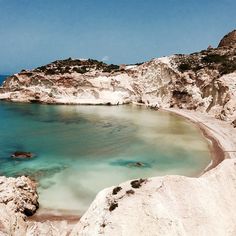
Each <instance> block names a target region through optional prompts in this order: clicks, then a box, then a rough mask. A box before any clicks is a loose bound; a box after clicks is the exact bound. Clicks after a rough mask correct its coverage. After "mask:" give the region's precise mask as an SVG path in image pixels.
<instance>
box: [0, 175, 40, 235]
mask: <svg viewBox="0 0 236 236" xmlns="http://www.w3.org/2000/svg"><path fill="white" fill-rule="evenodd" d="M37 208H38V195H37V191H36V186H35V183H34V182H33V181H31V180H30V179H29V178H27V177H25V176H21V177H18V178H6V177H4V176H1V177H0V235H24V233H25V229H24V228H23V227H22V226H23V225H24V224H25V221H24V220H25V219H26V216H29V215H33V214H34V213H35V211H36V210H37Z"/></svg>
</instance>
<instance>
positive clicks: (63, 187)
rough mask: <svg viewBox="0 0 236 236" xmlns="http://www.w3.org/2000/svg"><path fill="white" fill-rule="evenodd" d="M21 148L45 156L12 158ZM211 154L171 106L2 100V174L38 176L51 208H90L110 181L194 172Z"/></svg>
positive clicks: (43, 202)
mask: <svg viewBox="0 0 236 236" xmlns="http://www.w3.org/2000/svg"><path fill="white" fill-rule="evenodd" d="M17 150H18V151H30V152H33V153H35V154H36V155H37V156H36V157H34V158H32V159H30V160H16V159H12V158H11V157H10V156H11V153H13V152H15V151H17ZM209 161H210V153H209V150H208V143H207V141H206V140H205V139H204V137H203V136H202V134H201V133H200V131H199V129H198V128H196V127H195V126H194V125H193V124H192V123H190V122H188V121H186V120H184V119H182V118H181V117H178V116H175V115H173V114H169V113H166V112H157V111H153V110H149V109H146V108H144V107H137V106H68V105H67V106H65V105H60V106H59V105H56V106H54V105H39V104H13V103H6V102H0V174H1V175H6V176H19V175H23V174H24V175H29V176H31V177H33V178H35V179H36V180H38V181H39V188H38V191H39V195H40V199H39V202H40V205H41V207H43V208H49V209H60V210H76V211H78V212H79V213H82V212H84V210H86V209H87V208H88V206H89V204H90V203H91V201H92V200H93V199H94V197H95V195H96V194H97V192H98V191H99V190H101V189H103V188H105V187H109V186H112V185H116V184H118V183H121V182H123V181H126V180H129V179H134V178H141V177H142V178H144V177H151V176H158V175H166V174H182V175H187V176H193V175H197V174H199V173H200V172H201V171H202V170H203V169H204V168H205V167H206V166H207V164H208V163H209ZM137 162H140V163H142V166H136V163H137Z"/></svg>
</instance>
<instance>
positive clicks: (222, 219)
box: [71, 160, 236, 236]
mask: <svg viewBox="0 0 236 236" xmlns="http://www.w3.org/2000/svg"><path fill="white" fill-rule="evenodd" d="M137 181H138V182H140V180H137ZM235 186H236V161H235V160H225V161H224V162H223V163H222V164H220V165H219V166H218V167H216V168H215V169H213V170H211V171H209V172H207V173H206V174H204V175H203V176H201V177H200V178H188V177H183V176H165V177H160V178H158V177H155V178H149V179H147V180H145V181H143V182H142V183H141V184H140V185H139V187H135V188H134V186H132V181H128V182H126V183H123V184H120V185H119V187H120V191H119V192H118V193H117V194H113V192H114V189H115V187H112V188H107V189H105V190H103V191H101V192H100V193H99V194H98V195H97V197H96V199H95V201H94V202H93V203H92V205H91V206H90V208H89V210H88V211H87V212H86V213H85V214H84V216H83V217H82V219H81V220H80V222H79V223H78V224H77V226H76V227H75V228H74V229H73V231H72V233H71V235H81V236H83V235H84V236H85V235H93V236H96V235H114V236H120V235H142V236H144V235H147V236H148V235H163V236H164V235H166V236H167V235H169V236H174V235H191V236H199V235H209V236H211V235H212V236H213V235H214V236H222V235H227V236H233V235H235V234H236V227H235V221H236V212H235V209H236V202H235V200H234V199H235V197H236V188H235Z"/></svg>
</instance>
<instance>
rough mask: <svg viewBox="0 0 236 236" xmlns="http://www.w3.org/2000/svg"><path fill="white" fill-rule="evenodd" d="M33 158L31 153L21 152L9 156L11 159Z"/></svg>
mask: <svg viewBox="0 0 236 236" xmlns="http://www.w3.org/2000/svg"><path fill="white" fill-rule="evenodd" d="M34 156H35V155H34V154H33V153H31V152H22V151H16V152H14V153H13V154H12V155H11V157H13V158H19V159H27V158H32V157H34Z"/></svg>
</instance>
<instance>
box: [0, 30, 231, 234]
mask: <svg viewBox="0 0 236 236" xmlns="http://www.w3.org/2000/svg"><path fill="white" fill-rule="evenodd" d="M233 34H234V33H233ZM229 36H230V39H229V37H228V36H226V37H225V38H224V39H222V41H221V43H220V45H219V47H218V48H209V49H207V50H203V51H201V52H198V53H193V54H190V55H173V56H170V57H164V58H157V59H153V60H151V61H149V62H145V63H142V64H138V65H132V66H131V65H129V66H120V67H119V66H116V65H107V64H105V63H102V62H98V61H96V60H90V59H89V60H73V59H70V58H69V59H67V60H61V61H55V62H53V63H50V64H48V65H46V66H42V67H39V68H36V69H34V70H23V71H21V72H20V73H17V74H15V75H13V76H11V77H9V78H8V79H7V80H6V81H5V82H4V84H3V86H2V87H1V88H0V99H6V100H10V101H16V102H33V103H35V102H38V103H64V104H113V105H115V104H123V103H144V104H146V105H147V106H155V107H163V108H169V107H174V108H181V109H182V108H185V109H189V110H196V111H199V112H203V113H204V114H205V113H209V114H210V115H214V116H215V117H216V118H219V119H221V120H228V121H230V122H231V121H232V124H233V126H236V119H235V117H236V48H235V47H234V43H232V42H234V41H233V39H232V34H231V35H229ZM198 122H201V123H204V124H205V121H204V120H203V121H198ZM211 122H212V120H210V123H211ZM217 122H218V123H217V125H218V126H216V127H217V130H216V131H215V133H216V136H217V137H218V138H219V137H223V138H222V140H221V144H222V146H225V147H226V148H227V150H228V151H229V152H231V154H230V155H229V156H230V157H232V158H235V157H236V156H235V155H236V154H235V152H234V150H233V148H234V147H235V143H236V137H235V132H234V129H233V127H232V126H231V127H228V130H227V132H226V131H225V130H226V128H225V126H226V123H227V122H223V121H217ZM208 125H209V124H208ZM221 128H222V129H221ZM209 129H210V130H212V129H213V128H212V127H209ZM222 130H223V131H222ZM226 134H227V135H226ZM229 140H230V141H231V144H232V145H228V144H229V143H230V142H229ZM235 166H236V163H235V159H234V160H225V161H224V162H223V163H222V164H220V165H219V166H218V167H216V168H215V169H212V170H211V171H210V172H207V173H206V174H204V175H203V176H202V177H200V178H187V177H181V176H166V177H154V178H150V179H146V180H142V179H139V180H134V181H128V182H126V183H123V184H120V185H119V186H116V187H112V188H108V189H105V190H103V191H102V192H100V193H99V194H98V195H97V197H96V199H95V201H94V202H93V203H92V205H91V206H90V208H89V209H88V211H87V212H86V213H85V215H84V216H83V217H82V219H81V221H80V222H79V223H78V224H77V225H76V227H75V228H74V229H73V230H72V232H71V235H89V236H90V235H114V236H115V235H171V236H172V235H219V236H221V235H230V236H231V235H232V236H233V235H235V234H236V227H235V221H236V214H235V209H236V205H235V197H236V187H235V186H236V182H235V180H236V174H235V173H236V171H235ZM21 178H23V179H16V180H14V179H11V183H13V185H10V186H8V179H4V181H3V182H2V183H4V185H2V186H4V187H3V188H2V191H0V213H1V214H0V215H1V217H0V222H1V224H0V231H1V232H2V233H3V235H14V234H15V235H68V234H69V233H70V228H69V227H68V225H67V224H66V223H65V222H57V223H55V222H54V223H52V222H45V223H39V222H25V221H24V217H25V215H27V214H31V213H33V212H34V211H35V210H36V208H37V196H36V195H35V189H34V188H33V189H31V188H28V187H27V186H28V182H27V181H28V180H26V179H24V178H25V177H21ZM18 181H19V182H18ZM22 181H23V182H22ZM25 182H27V183H26V184H25ZM5 184H6V185H5ZM0 190H1V179H0ZM3 190H4V191H3ZM6 190H7V191H6ZM9 191H10V192H9ZM1 194H3V195H1ZM12 194H13V196H12ZM26 194H31V195H30V196H28V195H27V196H26ZM1 199H2V200H1ZM27 199H30V200H27ZM14 211H16V212H18V213H17V214H16V215H13V212H14Z"/></svg>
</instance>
